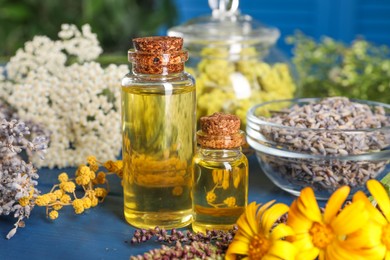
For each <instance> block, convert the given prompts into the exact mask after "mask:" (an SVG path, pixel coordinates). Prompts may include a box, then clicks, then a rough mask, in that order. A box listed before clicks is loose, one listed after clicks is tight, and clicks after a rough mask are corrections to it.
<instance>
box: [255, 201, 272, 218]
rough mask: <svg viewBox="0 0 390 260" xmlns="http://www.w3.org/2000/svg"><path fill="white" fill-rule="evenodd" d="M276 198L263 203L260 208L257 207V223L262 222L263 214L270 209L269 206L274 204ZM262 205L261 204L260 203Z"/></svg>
mask: <svg viewBox="0 0 390 260" xmlns="http://www.w3.org/2000/svg"><path fill="white" fill-rule="evenodd" d="M274 202H275V200H271V201H269V202H267V203H265V204H264V205H262V206H261V207H260V208H257V209H258V210H257V209H256V210H257V215H256V223H260V222H261V218H262V217H263V214H264V212H265V211H266V210H268V208H269V207H270V206H271V205H272V204H274ZM259 206H260V205H259Z"/></svg>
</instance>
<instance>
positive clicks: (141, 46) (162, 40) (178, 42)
mask: <svg viewBox="0 0 390 260" xmlns="http://www.w3.org/2000/svg"><path fill="white" fill-rule="evenodd" d="M133 45H134V49H135V50H136V51H140V52H152V53H170V52H177V51H180V50H181V49H182V48H183V38H180V37H169V36H153V37H143V38H135V39H133Z"/></svg>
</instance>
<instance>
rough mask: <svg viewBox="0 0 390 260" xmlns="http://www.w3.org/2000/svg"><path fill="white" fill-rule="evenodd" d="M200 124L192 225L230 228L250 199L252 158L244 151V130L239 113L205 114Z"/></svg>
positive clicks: (220, 228)
mask: <svg viewBox="0 0 390 260" xmlns="http://www.w3.org/2000/svg"><path fill="white" fill-rule="evenodd" d="M200 125H201V130H199V131H198V132H197V141H198V143H199V145H200V147H199V149H198V151H197V153H196V155H195V157H194V173H193V187H192V203H193V204H192V205H193V206H192V208H193V218H194V219H193V223H192V229H193V230H194V231H195V232H199V231H200V232H205V231H206V230H213V229H215V230H228V229H231V228H232V227H233V225H234V224H235V223H236V221H237V219H238V217H239V216H240V215H241V214H242V213H243V212H244V210H245V207H246V205H247V201H248V160H247V158H246V157H245V155H244V154H243V153H242V152H241V145H242V144H243V143H244V141H245V137H244V132H243V131H241V130H240V119H239V118H238V117H237V116H234V115H228V114H222V113H215V114H213V115H211V116H206V117H201V118H200Z"/></svg>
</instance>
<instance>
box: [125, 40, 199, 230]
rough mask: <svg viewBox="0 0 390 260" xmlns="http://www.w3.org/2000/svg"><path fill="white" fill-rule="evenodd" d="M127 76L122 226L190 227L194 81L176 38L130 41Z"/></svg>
mask: <svg viewBox="0 0 390 260" xmlns="http://www.w3.org/2000/svg"><path fill="white" fill-rule="evenodd" d="M133 43H134V49H133V50H129V61H130V62H132V65H133V66H132V72H130V73H129V74H128V75H126V76H125V77H124V78H123V80H122V92H121V93H122V135H123V148H122V149H123V162H124V173H123V189H124V214H125V218H126V220H127V221H128V222H129V223H130V224H131V225H133V226H135V227H139V228H154V227H156V226H159V227H164V228H177V227H183V226H186V225H188V224H190V222H191V220H192V211H191V207H192V204H191V177H192V158H193V156H194V153H195V148H196V143H195V129H196V118H195V112H196V105H195V101H196V94H195V81H194V78H193V77H192V76H191V75H190V74H188V73H186V72H184V71H183V69H184V62H185V61H186V60H187V59H188V53H187V51H184V50H182V45H183V39H181V38H178V37H145V38H137V39H134V40H133Z"/></svg>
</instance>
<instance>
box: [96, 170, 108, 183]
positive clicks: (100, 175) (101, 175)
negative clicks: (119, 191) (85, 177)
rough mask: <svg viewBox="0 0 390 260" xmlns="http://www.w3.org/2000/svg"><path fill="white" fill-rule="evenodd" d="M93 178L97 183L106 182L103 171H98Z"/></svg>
mask: <svg viewBox="0 0 390 260" xmlns="http://www.w3.org/2000/svg"><path fill="white" fill-rule="evenodd" d="M95 180H96V182H97V183H98V184H104V183H105V182H106V174H105V173H104V172H98V174H97V176H96V179H95Z"/></svg>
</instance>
